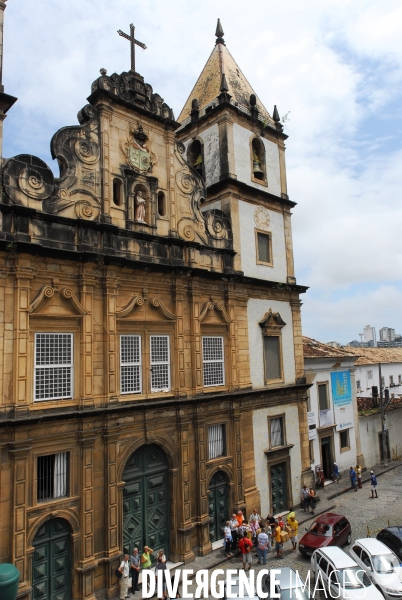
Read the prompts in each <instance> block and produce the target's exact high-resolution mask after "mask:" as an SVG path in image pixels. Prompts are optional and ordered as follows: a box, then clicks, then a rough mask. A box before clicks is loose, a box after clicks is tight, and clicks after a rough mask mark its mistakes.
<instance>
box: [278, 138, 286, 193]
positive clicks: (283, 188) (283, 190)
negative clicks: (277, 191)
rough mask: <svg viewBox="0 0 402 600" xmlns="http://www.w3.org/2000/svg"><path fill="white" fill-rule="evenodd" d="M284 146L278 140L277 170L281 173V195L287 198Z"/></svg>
mask: <svg viewBox="0 0 402 600" xmlns="http://www.w3.org/2000/svg"><path fill="white" fill-rule="evenodd" d="M285 148H286V146H285V144H284V143H283V141H282V140H278V152H279V169H280V173H281V194H285V196H287V193H288V185H287V181H286V161H285Z"/></svg>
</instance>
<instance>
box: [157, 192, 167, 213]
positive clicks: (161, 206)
mask: <svg viewBox="0 0 402 600" xmlns="http://www.w3.org/2000/svg"><path fill="white" fill-rule="evenodd" d="M158 214H159V216H160V217H165V216H166V196H165V194H164V193H163V192H158Z"/></svg>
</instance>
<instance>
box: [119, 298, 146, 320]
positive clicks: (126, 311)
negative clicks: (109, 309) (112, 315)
mask: <svg viewBox="0 0 402 600" xmlns="http://www.w3.org/2000/svg"><path fill="white" fill-rule="evenodd" d="M143 304H144V298H143V297H142V296H134V298H133V299H132V300H130V302H129V303H128V304H127V306H126V307H125V308H123V309H121V310H117V311H116V317H117V318H118V319H123V318H124V317H128V316H129V315H131V313H132V312H133V311H134V310H136V309H137V308H138V306H143Z"/></svg>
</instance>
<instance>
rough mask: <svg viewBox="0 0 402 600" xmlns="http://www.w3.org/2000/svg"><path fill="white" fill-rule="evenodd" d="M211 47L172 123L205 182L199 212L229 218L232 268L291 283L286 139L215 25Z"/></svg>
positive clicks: (275, 118)
mask: <svg viewBox="0 0 402 600" xmlns="http://www.w3.org/2000/svg"><path fill="white" fill-rule="evenodd" d="M215 36H216V41H215V46H214V48H213V50H212V52H211V55H210V56H209V58H208V60H207V62H206V64H205V66H204V68H203V70H202V72H201V75H200V76H199V78H198V80H197V82H196V84H195V86H194V88H193V90H192V92H191V94H190V95H189V97H188V99H187V101H186V103H185V105H184V107H183V109H182V111H181V113H180V116H179V118H178V121H179V122H180V124H181V127H180V129H178V131H177V132H176V136H177V138H178V139H179V140H180V141H182V142H183V144H184V145H185V147H186V155H187V161H188V162H189V163H190V165H191V166H192V167H193V168H194V169H196V170H197V171H198V173H199V174H200V175H201V176H202V177H203V179H204V181H205V184H206V188H207V197H206V199H205V205H204V207H201V209H202V210H205V209H206V207H208V209H211V208H218V209H221V210H223V211H224V212H225V213H226V214H227V216H228V217H230V218H231V220H232V227H233V236H234V248H235V250H236V252H237V255H236V258H235V263H236V269H238V270H241V271H243V272H244V274H245V275H248V276H252V277H256V278H261V279H268V280H271V281H275V282H280V283H294V282H295V276H294V266H293V249H292V239H291V225H290V214H291V213H290V209H291V208H292V207H293V206H294V203H293V202H292V201H291V200H289V197H288V193H287V184H286V166H285V143H284V142H285V140H286V139H287V135H286V134H285V133H284V132H283V127H282V124H281V122H280V117H279V113H278V109H277V107H276V106H275V107H274V110H273V112H272V116H271V114H270V113H269V112H268V111H267V110H266V108H265V107H264V105H263V103H262V102H261V100H260V98H259V97H258V95H257V94H256V93H255V91H254V89H253V88H252V86H251V85H250V83H249V82H248V80H247V78H246V77H245V75H244V74H243V73H242V71H241V69H240V67H239V66H238V64H237V63H236V61H235V60H234V58H233V57H232V55H231V54H230V52H229V50H228V48H227V46H226V43H225V40H224V37H223V36H224V32H223V28H222V25H221V22H220V20H219V19H218V24H217V28H216V32H215Z"/></svg>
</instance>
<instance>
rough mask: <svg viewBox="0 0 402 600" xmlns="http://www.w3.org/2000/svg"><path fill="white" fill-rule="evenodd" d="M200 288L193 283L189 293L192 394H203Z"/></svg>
mask: <svg viewBox="0 0 402 600" xmlns="http://www.w3.org/2000/svg"><path fill="white" fill-rule="evenodd" d="M200 296H201V294H200V290H199V289H198V286H197V285H196V284H194V283H193V284H192V287H191V289H190V293H189V299H190V346H191V364H192V366H193V368H192V382H191V391H190V394H191V395H196V394H202V393H203V391H204V388H203V373H202V340H201V323H200V320H199V318H200V312H201V298H200Z"/></svg>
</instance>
